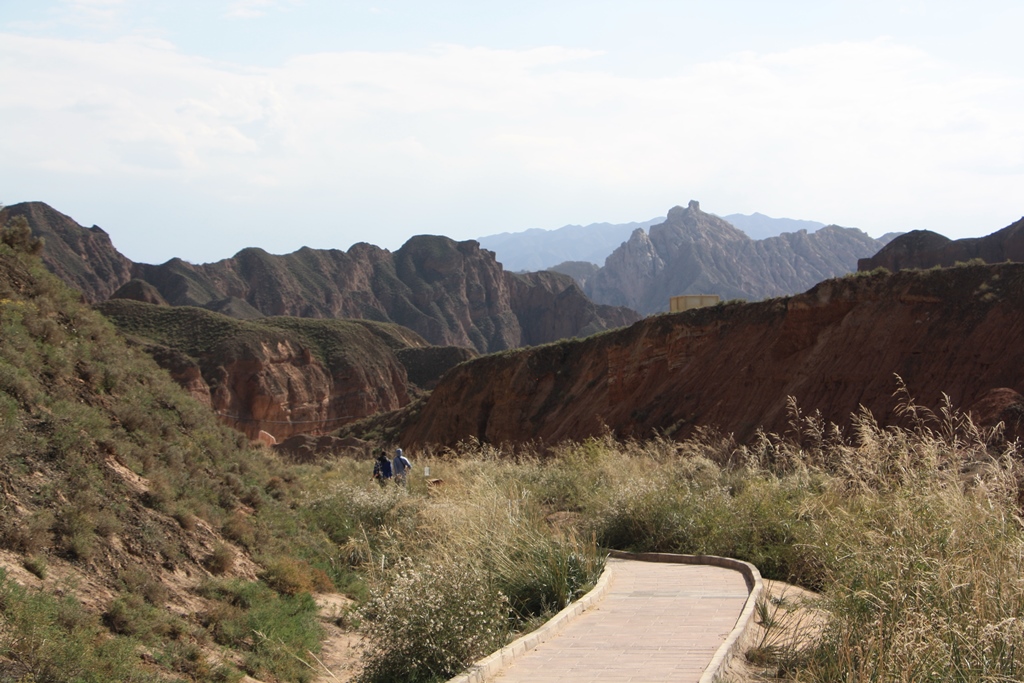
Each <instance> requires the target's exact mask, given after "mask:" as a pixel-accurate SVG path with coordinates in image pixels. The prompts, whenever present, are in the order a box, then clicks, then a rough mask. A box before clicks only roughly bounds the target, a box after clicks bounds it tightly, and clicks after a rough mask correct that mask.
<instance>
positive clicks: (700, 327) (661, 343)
mask: <svg viewBox="0 0 1024 683" xmlns="http://www.w3.org/2000/svg"><path fill="white" fill-rule="evenodd" d="M1022 349H1024V265H1021V264H1003V265H994V266H969V267H956V268H947V269H935V270H929V271H906V272H900V273H897V274H894V275H893V274H886V273H883V272H878V273H873V274H870V275H866V274H862V275H857V276H848V277H844V278H839V279H833V280H828V281H826V282H823V283H821V284H819V285H817V286H816V287H814V288H813V289H811V290H810V291H808V292H806V293H805V294H801V295H797V296H792V297H785V298H778V299H772V300H768V301H763V302H758V303H729V304H723V305H718V306H714V307H710V308H704V309H697V310H693V311H689V312H686V313H679V314H665V315H659V316H655V317H651V318H648V319H646V320H644V321H641V322H639V323H636V324H634V325H632V326H631V327H629V328H626V329H622V330H615V331H612V332H608V333H604V334H601V335H597V336H595V337H591V338H588V339H585V340H576V341H566V342H561V343H558V344H551V345H547V346H543V347H539V348H534V349H524V350H519V351H515V352H507V353H502V354H497V355H491V356H486V357H482V358H479V359H477V360H475V361H472V362H469V363H466V364H463V365H462V366H459V367H458V368H456V369H455V370H454V371H453V372H451V373H450V374H448V375H447V376H446V377H445V378H444V380H443V381H442V382H441V384H440V385H439V386H438V387H437V389H435V391H434V393H433V394H432V396H431V397H430V399H429V401H428V402H427V403H426V405H425V406H424V407H423V409H422V410H421V411H420V412H419V413H418V415H417V416H415V417H414V418H411V419H410V422H409V426H408V427H407V428H406V430H405V432H404V437H403V441H404V443H405V444H407V445H410V446H412V445H423V444H444V445H453V444H455V443H457V442H459V441H461V440H464V439H468V438H475V439H480V440H482V441H485V442H490V443H500V442H520V443H521V442H528V441H532V440H539V441H543V442H547V443H554V442H557V441H560V440H563V439H583V438H586V437H588V436H591V435H596V434H601V433H603V432H605V431H611V433H613V434H614V435H616V436H618V437H623V438H625V437H637V438H644V437H648V436H651V435H654V434H668V435H670V436H678V437H681V436H684V435H688V434H691V433H692V432H693V431H694V430H695V429H696V428H698V427H702V426H706V427H714V428H718V429H721V430H722V431H724V432H726V433H733V434H734V435H735V436H736V437H737V438H738V439H740V440H748V439H750V438H752V437H753V436H754V435H755V433H756V431H757V430H758V429H764V430H768V431H774V432H778V433H782V432H785V431H786V430H787V428H788V424H789V421H790V419H791V415H790V414H789V413H788V412H787V400H788V397H794V398H795V399H796V401H797V404H798V405H799V407H800V409H801V410H802V411H804V413H808V414H814V413H815V412H820V414H821V417H822V418H823V419H824V420H825V421H830V422H834V423H836V424H837V425H840V426H844V425H848V424H849V419H850V416H851V415H853V414H856V413H857V412H858V411H859V410H860V407H861V406H864V407H865V408H867V409H868V410H870V411H871V412H872V413H873V414H874V415H875V416H876V417H877V418H878V419H879V421H881V422H882V423H883V424H888V423H891V422H892V421H894V420H895V419H896V418H897V416H896V414H895V409H896V406H897V399H896V398H895V397H894V396H893V394H894V392H895V390H896V389H897V380H896V376H897V375H898V376H899V377H902V378H903V380H904V381H905V382H906V385H907V388H908V390H909V391H910V392H911V393H912V394H913V396H914V397H915V398H917V399H919V400H920V401H921V402H923V403H924V404H926V405H938V404H940V403H941V399H942V394H943V393H945V394H947V395H948V396H949V398H950V399H951V401H952V402H953V404H954V405H956V406H958V407H962V408H965V409H966V408H975V409H976V411H979V412H980V413H982V414H980V415H979V417H980V418H982V420H983V422H987V423H989V424H991V423H993V422H995V421H998V420H1000V419H1003V420H1007V421H1008V422H1009V424H1008V425H1007V426H1008V428H1009V430H1010V432H1011V433H1018V430H1019V429H1020V426H1021V425H1020V422H1019V420H1020V418H1021V415H1022V411H1024V403H1022V400H1021V397H1020V393H1021V392H1024V362H1022V361H1024V356H1022V354H1024V352H1022Z"/></svg>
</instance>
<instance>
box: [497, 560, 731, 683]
mask: <svg viewBox="0 0 1024 683" xmlns="http://www.w3.org/2000/svg"><path fill="white" fill-rule="evenodd" d="M608 564H609V566H610V567H611V570H612V576H611V584H610V585H609V589H608V592H607V594H606V595H605V597H604V599H603V600H601V601H600V602H599V603H598V604H597V606H596V607H594V608H592V609H590V610H588V611H586V612H584V613H583V614H581V615H580V616H578V617H576V618H575V619H573V620H572V621H571V622H570V623H569V624H568V625H567V626H566V627H565V629H564V630H563V631H562V632H561V633H559V634H558V635H557V636H555V637H554V638H552V639H551V640H549V641H547V642H544V643H541V644H539V645H538V646H537V647H536V648H534V649H533V650H530V651H529V652H527V653H525V654H524V655H522V656H521V657H519V658H517V659H516V660H515V661H514V662H512V663H511V664H510V665H509V666H507V667H506V668H505V669H504V670H502V672H501V673H500V674H498V676H497V677H495V678H494V679H492V680H493V681H494V682H495V683H527V682H529V683H555V682H557V683H588V682H589V681H601V682H602V683H609V682H610V683H620V682H622V683H625V682H627V681H628V682H629V683H640V682H643V683H655V682H657V683H663V682H665V681H688V682H692V683H696V682H697V681H699V680H700V677H701V674H702V673H703V672H704V669H706V668H707V666H708V664H709V663H710V662H711V660H712V658H713V657H714V655H715V652H716V651H717V650H718V648H719V647H720V646H721V645H722V643H723V642H724V641H725V639H726V637H727V636H728V635H729V633H730V631H731V630H732V628H733V626H735V625H736V620H737V618H738V617H739V616H740V612H742V610H743V607H744V604H745V603H746V600H747V596H748V594H749V591H748V590H747V584H746V582H745V580H744V578H743V576H742V575H741V574H740V573H739V572H738V571H734V570H732V569H724V568H721V567H713V566H707V565H691V564H673V563H665V562H638V561H636V560H620V559H614V558H610V559H609V560H608Z"/></svg>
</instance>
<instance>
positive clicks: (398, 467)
mask: <svg viewBox="0 0 1024 683" xmlns="http://www.w3.org/2000/svg"><path fill="white" fill-rule="evenodd" d="M411 469H412V463H411V462H409V458H407V457H405V455H403V454H402V449H401V448H396V449H395V459H394V460H392V461H391V471H392V472H394V473H395V481H396V482H398V483H399V484H401V485H402V486H405V480H406V476H407V475H408V474H409V470H411Z"/></svg>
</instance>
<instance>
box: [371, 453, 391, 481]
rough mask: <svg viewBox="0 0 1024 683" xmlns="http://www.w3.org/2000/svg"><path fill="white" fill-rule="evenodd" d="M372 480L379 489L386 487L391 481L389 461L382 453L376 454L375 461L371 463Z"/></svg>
mask: <svg viewBox="0 0 1024 683" xmlns="http://www.w3.org/2000/svg"><path fill="white" fill-rule="evenodd" d="M373 478H374V479H376V480H377V483H378V484H380V485H381V487H383V486H386V485H387V483H388V481H389V480H390V479H391V461H390V460H388V456H386V455H384V451H380V452H379V453H377V460H376V461H375V462H374V463H373Z"/></svg>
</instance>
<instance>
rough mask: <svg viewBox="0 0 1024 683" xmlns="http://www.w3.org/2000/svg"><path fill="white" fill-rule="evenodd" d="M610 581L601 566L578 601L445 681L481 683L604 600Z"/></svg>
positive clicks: (610, 570)
mask: <svg viewBox="0 0 1024 683" xmlns="http://www.w3.org/2000/svg"><path fill="white" fill-rule="evenodd" d="M611 580H612V568H611V567H609V566H608V565H605V568H604V571H603V572H601V577H600V578H599V579H598V580H597V583H596V584H594V587H593V588H591V589H590V591H589V592H588V593H587V594H586V595H584V596H583V597H582V598H580V599H579V600H576V601H575V602H571V603H569V604H568V605H566V607H565V609H563V610H562V611H561V612H559V613H558V614H556V615H555V616H553V617H551V618H550V619H548V620H547V621H545V622H544V623H543V624H542V625H541V626H540V627H539V628H537V629H535V630H533V631H530V632H529V633H527V634H526V635H523V636H520V637H519V638H516V639H515V640H513V641H512V642H511V643H509V644H508V645H506V646H505V647H503V648H501V649H500V650H498V651H497V652H495V653H493V654H490V655H488V656H487V657H484V658H483V659H481V660H478V661H476V662H474V663H473V664H471V665H470V666H469V668H468V669H467V670H466V671H465V672H463V673H461V674H459V675H458V676H456V677H455V678H452V679H449V680H448V681H447V683H484V681H487V680H489V679H491V678H493V677H494V676H496V675H497V674H498V672H500V671H501V670H502V669H503V668H505V667H506V666H508V665H509V664H511V663H512V662H514V661H515V660H516V659H518V658H519V657H521V656H523V655H524V654H526V653H527V652H529V651H530V650H532V649H533V648H535V647H537V646H538V645H540V644H541V643H543V642H545V641H547V640H549V639H550V638H552V637H554V636H556V635H558V634H559V633H560V632H561V631H562V629H564V628H565V627H566V626H567V625H568V624H569V622H570V621H572V620H573V619H575V618H576V617H578V616H579V615H581V614H583V613H584V612H585V611H587V610H588V609H590V608H591V607H593V606H594V605H596V604H597V603H599V602H600V601H601V600H602V599H604V596H605V593H607V592H608V586H609V585H610V584H611Z"/></svg>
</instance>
